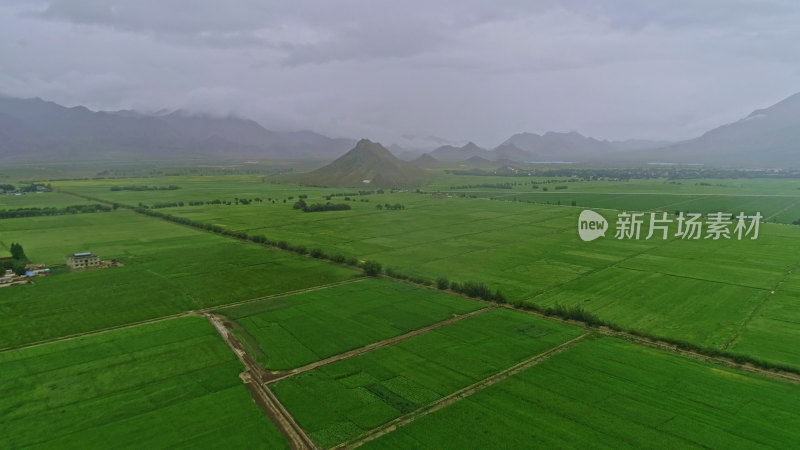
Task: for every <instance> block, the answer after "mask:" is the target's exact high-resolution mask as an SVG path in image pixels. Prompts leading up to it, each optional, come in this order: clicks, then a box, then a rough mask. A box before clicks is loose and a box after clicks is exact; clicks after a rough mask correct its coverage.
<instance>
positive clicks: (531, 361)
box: [333, 332, 592, 449]
mask: <svg viewBox="0 0 800 450" xmlns="http://www.w3.org/2000/svg"><path fill="white" fill-rule="evenodd" d="M591 334H592V333H591V332H586V333H584V334H582V335H580V336H578V337H576V338H573V339H570V340H569V341H567V342H564V343H563V344H561V345H558V346H556V347H553V348H551V349H549V350H546V351H544V352H542V353H539V354H538V355H536V356H533V357H532V358H528V359H526V360H524V361H522V362H521V363H518V364H516V365H514V366H511V367H509V368H508V369H505V370H503V371H501V372H498V373H496V374H494V375H492V376H490V377H488V378H484V379H483V380H480V381H478V382H476V383H473V384H471V385H469V386H467V387H465V388H463V389H461V390H458V391H456V392H454V393H452V394H450V395H448V396H446V397H442V398H441V399H439V400H437V401H435V402H433V403H431V404H429V405H428V406H425V407H423V408H420V409H418V410H416V411H413V412H410V413H408V414H406V415H404V416H400V417H398V418H397V419H394V420H392V421H390V422H388V423H386V424H384V425H381V426H379V427H378V428H375V429H373V430H370V431H367V432H366V433H364V434H362V435H361V436H359V437H357V438H355V439H354V440H352V441H350V442H345V443H342V444H339V445H338V446H336V447H333V448H335V449H351V448H356V447H359V446H361V445H363V444H365V443H367V442H369V441H372V440H375V439H377V438H379V437H381V436H383V435H385V434H388V433H391V432H392V431H394V430H396V429H398V428H400V427H403V426H405V425H408V424H409V423H411V422H413V421H415V420H416V419H418V418H420V417H422V416H425V415H428V414H430V413H432V412H435V411H438V410H440V409H442V408H444V407H446V406H449V405H451V404H453V403H455V402H457V401H459V400H461V399H464V398H467V397H469V396H471V395H473V394H475V393H477V392H480V391H482V390H484V389H486V388H488V387H489V386H492V385H494V384H496V383H499V382H500V381H503V380H505V379H506V378H508V377H510V376H512V375H516V374H517V373H519V372H522V371H523V370H525V369H528V368H530V367H533V366H535V365H537V364H539V363H541V362H542V361H545V360H546V359H548V358H550V357H552V356H554V355H557V354H559V353H561V352H563V351H565V350H567V349H569V348H570V347H572V346H574V345H576V344H578V343H579V342H581V341H582V340H584V339H586V338H587V337H589V336H591Z"/></svg>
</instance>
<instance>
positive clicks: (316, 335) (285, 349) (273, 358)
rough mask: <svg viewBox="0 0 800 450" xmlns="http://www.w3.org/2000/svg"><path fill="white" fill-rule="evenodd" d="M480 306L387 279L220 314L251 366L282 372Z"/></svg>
mask: <svg viewBox="0 0 800 450" xmlns="http://www.w3.org/2000/svg"><path fill="white" fill-rule="evenodd" d="M485 306H486V305H485V304H483V303H480V302H477V301H474V300H469V299H466V298H463V297H457V296H453V295H449V294H445V293H442V292H438V291H434V290H431V289H425V288H420V287H417V286H414V285H412V284H408V283H401V282H397V281H392V280H389V279H367V280H364V281H359V282H357V283H351V284H345V285H341V286H336V287H331V288H327V289H324V290H320V291H312V292H307V293H302V294H296V295H289V296H285V297H281V298H277V299H268V300H263V301H259V302H255V303H248V304H245V305H241V306H234V307H231V308H225V309H222V310H221V311H220V312H221V313H222V314H224V315H225V316H226V317H227V318H229V319H231V320H233V321H234V323H235V324H236V325H235V326H234V334H236V335H237V336H238V337H239V338H240V341H242V342H243V343H244V345H245V346H246V347H247V350H248V353H249V354H250V355H251V356H254V357H255V359H256V362H258V363H259V364H260V365H261V366H262V367H264V368H266V369H269V370H287V369H292V368H295V367H299V366H302V365H304V364H308V363H311V362H314V361H318V360H320V359H324V358H326V357H329V356H333V355H336V354H339V353H343V352H345V351H348V350H352V349H354V348H358V347H363V346H364V345H367V344H369V343H372V342H377V341H381V340H384V339H388V338H390V337H393V336H397V335H400V334H403V333H407V332H409V331H412V330H415V329H418V328H422V327H424V326H427V325H431V324H433V323H436V322H440V321H442V320H445V319H449V318H451V317H453V316H455V315H457V314H464V313H467V312H470V311H474V310H476V309H480V308H483V307H485Z"/></svg>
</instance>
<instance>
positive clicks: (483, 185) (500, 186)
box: [450, 183, 513, 190]
mask: <svg viewBox="0 0 800 450" xmlns="http://www.w3.org/2000/svg"><path fill="white" fill-rule="evenodd" d="M512 187H513V184H512V183H481V184H463V185H461V186H450V190H454V189H479V188H488V189H511V188H512Z"/></svg>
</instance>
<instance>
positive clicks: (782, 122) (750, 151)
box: [626, 93, 800, 168]
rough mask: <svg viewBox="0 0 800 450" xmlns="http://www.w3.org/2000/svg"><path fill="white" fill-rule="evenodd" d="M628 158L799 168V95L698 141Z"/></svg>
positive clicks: (719, 128) (721, 128)
mask: <svg viewBox="0 0 800 450" xmlns="http://www.w3.org/2000/svg"><path fill="white" fill-rule="evenodd" d="M626 156H627V157H629V158H636V159H638V160H642V161H650V162H656V161H657V162H675V163H702V164H709V165H714V166H739V167H741V166H744V167H769V168H784V167H792V168H796V167H800V93H798V94H795V95H793V96H791V97H789V98H787V99H785V100H783V101H781V102H779V103H776V104H775V105H773V106H770V107H768V108H765V109H758V110H756V111H753V112H752V113H751V114H750V115H748V116H747V117H745V118H744V119H741V120H739V121H737V122H733V123H731V124H728V125H723V126H721V127H718V128H715V129H713V130H711V131H709V132H707V133H705V134H703V135H702V136H700V137H698V138H696V139H691V140H689V141H685V142H682V143H679V144H675V145H672V146H668V147H665V148H662V149H659V150H655V151H648V152H644V153H639V154H633V153H631V154H629V155H626Z"/></svg>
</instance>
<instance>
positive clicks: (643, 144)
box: [495, 131, 667, 161]
mask: <svg viewBox="0 0 800 450" xmlns="http://www.w3.org/2000/svg"><path fill="white" fill-rule="evenodd" d="M664 145H667V143H665V142H663V141H647V140H627V141H604V140H598V139H595V138H593V137H586V136H583V135H582V134H580V133H576V132H574V131H571V132H569V133H555V132H552V131H550V132H547V133H545V134H543V135H538V134H536V133H518V134H515V135H513V136H511V137H510V138H508V139H507V140H506V141H505V142H503V143H502V144H501V145H500V146H499V147H497V148H496V149H495V152H498V151H501V152H504V153H507V154H509V155H512V154H513V156H514V157H511V156H507V158H508V159H510V160H513V161H523V159H522V158H524V157H527V158H528V159H527V160H528V161H531V160H535V161H599V160H604V159H605V158H607V157H609V156H611V155H614V154H617V153H620V152H624V151H625V150H644V149H651V148H657V147H663V146H664ZM509 146H514V147H515V148H516V149H514V148H510V147H509ZM520 150H521V151H522V153H521V152H520Z"/></svg>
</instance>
